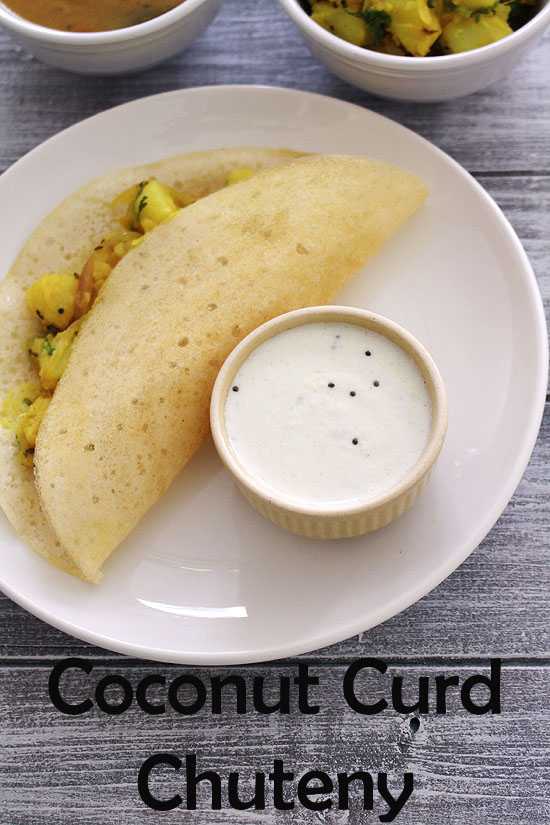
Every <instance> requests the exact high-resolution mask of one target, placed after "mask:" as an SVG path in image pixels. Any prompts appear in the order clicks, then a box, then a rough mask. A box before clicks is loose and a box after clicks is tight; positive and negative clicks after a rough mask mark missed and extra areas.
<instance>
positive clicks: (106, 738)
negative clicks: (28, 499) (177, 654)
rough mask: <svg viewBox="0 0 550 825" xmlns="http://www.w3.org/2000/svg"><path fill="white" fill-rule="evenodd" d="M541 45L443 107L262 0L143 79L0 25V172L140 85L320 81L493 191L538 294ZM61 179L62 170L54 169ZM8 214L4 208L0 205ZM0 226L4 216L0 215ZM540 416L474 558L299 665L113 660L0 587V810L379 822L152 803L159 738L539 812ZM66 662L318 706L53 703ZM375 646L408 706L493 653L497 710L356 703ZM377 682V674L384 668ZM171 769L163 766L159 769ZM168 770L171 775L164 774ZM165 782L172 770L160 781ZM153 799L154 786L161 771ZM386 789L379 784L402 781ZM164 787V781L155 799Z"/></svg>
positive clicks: (547, 798) (267, 765)
mask: <svg viewBox="0 0 550 825" xmlns="http://www.w3.org/2000/svg"><path fill="white" fill-rule="evenodd" d="M548 44H549V39H548V37H547V38H546V40H545V41H543V43H542V44H541V45H540V46H539V48H538V49H537V50H536V51H535V52H533V54H532V55H531V56H530V57H529V58H528V59H527V60H526V61H525V62H524V63H523V64H522V65H521V66H520V67H519V68H518V69H517V70H516V71H515V72H514V74H513V75H512V76H511V77H510V78H509V79H507V80H506V81H504V82H502V83H500V84H499V85H498V86H496V87H494V88H492V89H490V90H488V91H486V92H482V93H479V94H477V95H476V96H475V97H469V98H465V99H462V100H458V101H452V102H449V103H441V104H431V105H428V104H426V105H419V104H403V103H396V102H389V101H384V100H381V99H377V98H375V97H372V96H370V95H369V94H367V93H362V92H359V91H358V90H356V89H354V88H352V87H351V86H348V85H346V84H345V83H343V82H341V81H339V80H337V79H336V78H334V77H333V76H331V75H330V74H329V73H328V72H327V71H326V70H325V69H324V68H322V67H321V66H320V65H318V64H317V62H316V61H315V60H314V59H313V58H312V57H311V56H310V54H309V52H308V51H307V50H306V48H305V47H304V46H303V44H302V42H301V40H300V38H299V36H298V35H297V33H296V31H295V30H294V28H293V26H292V24H291V23H290V21H289V20H288V19H287V18H286V17H285V15H284V14H283V13H282V11H281V10H280V9H279V7H278V6H277V4H276V3H275V2H274V0H226V4H225V7H224V9H223V11H222V12H221V14H220V15H219V17H218V18H217V20H216V21H215V23H214V24H213V25H212V26H211V28H210V29H209V31H208V32H207V33H206V34H205V35H203V36H202V37H201V38H200V39H199V40H198V41H197V42H196V43H195V44H194V45H193V47H192V48H190V49H189V50H188V51H187V52H186V53H184V54H182V55H180V56H179V57H177V58H175V59H173V60H171V61H170V62H168V63H166V64H164V65H162V66H159V67H158V68H155V69H153V70H151V71H149V72H148V73H145V74H138V75H135V76H131V77H123V78H83V77H77V76H72V75H69V74H65V73H63V72H61V71H57V70H54V69H49V68H47V67H44V66H42V65H40V64H39V63H38V62H37V61H36V60H34V59H33V58H31V57H30V56H29V55H28V54H26V53H25V52H23V51H22V50H20V49H19V48H18V47H16V46H15V45H14V43H13V42H12V41H11V39H10V38H9V37H8V36H7V35H6V34H4V33H0V171H3V170H4V169H6V168H8V167H9V166H10V165H11V164H12V163H13V162H14V161H16V160H17V159H18V158H19V157H21V156H22V155H23V154H25V153H26V152H27V151H28V150H30V149H32V148H33V147H34V146H36V145H37V144H39V143H40V142H42V141H43V140H45V139H46V138H48V137H50V136H51V135H53V134H55V133H56V132H58V131H59V130H61V129H63V128H65V127H67V126H70V125H71V124H73V123H76V122H77V121H79V120H81V119H83V118H85V117H87V116H89V115H92V114H95V113H97V112H100V111H102V110H104V109H106V108H109V107H111V106H114V105H117V104H119V103H123V102H126V101H129V100H133V99H135V98H138V97H141V96H143V95H147V94H152V93H155V92H162V91H167V90H171V89H177V88H182V87H192V86H200V85H211V84H220V83H258V84H268V85H277V86H286V87H291V88H298V89H305V90H309V91H315V92H320V93H323V94H326V95H331V96H335V97H339V98H342V99H344V100H347V101H352V102H355V103H358V104H360V105H362V106H365V107H367V108H370V109H372V110H374V111H376V112H379V113H381V114H384V115H386V116H388V117H390V118H392V119H394V120H396V121H398V122H399V123H402V124H403V125H405V126H407V127H409V128H411V129H413V130H414V131H416V132H418V133H419V134H421V135H423V136H424V137H426V138H427V139H428V140H430V141H432V142H433V143H434V144H436V145H437V146H439V147H440V148H441V149H443V150H445V151H446V152H448V153H449V154H450V155H451V156H452V157H454V158H455V159H456V160H457V161H458V162H459V163H460V164H462V165H463V166H464V167H465V168H466V169H468V170H469V171H470V172H471V173H472V174H473V175H474V176H475V177H476V178H477V179H478V180H479V182H480V183H481V184H482V186H484V187H485V189H486V190H487V191H488V192H489V193H490V194H491V195H492V196H493V198H494V199H495V200H496V201H497V203H498V204H499V205H500V207H501V208H502V210H503V211H504V213H505V214H506V215H507V217H508V218H509V219H510V221H511V223H512V225H513V226H514V227H515V229H516V231H517V233H518V235H519V237H520V239H521V241H522V243H523V245H524V247H525V249H526V251H527V254H528V256H529V258H530V260H531V262H532V264H533V267H534V269H535V272H536V275H537V278H538V281H539V284H540V289H541V292H542V294H543V297H544V299H545V306H546V310H547V312H548V310H549V308H550V271H549V265H548V253H549V249H550V242H549V237H550V219H549V215H550V189H549V183H550V165H549V156H550V85H549V83H548V78H549V76H550V49H549V47H548ZM60 174H63V170H62V169H60ZM7 209H9V204H5V203H3V204H2V205H1V207H0V212H3V211H4V210H7ZM0 230H1V221H0ZM549 452H550V425H549V418H548V416H546V417H545V420H544V422H543V426H542V430H541V433H540V436H539V439H538V442H537V445H536V448H535V451H534V453H533V456H532V459H531V462H530V464H529V466H528V468H527V471H526V473H525V476H524V478H523V480H522V481H521V483H520V485H519V488H518V490H517V492H516V494H515V495H514V497H513V499H512V501H511V502H510V504H509V506H508V507H507V509H506V510H505V512H504V513H503V515H502V517H501V518H500V519H499V521H498V523H497V524H496V525H495V527H494V528H493V529H492V531H491V532H490V534H489V535H488V536H487V538H486V539H485V540H484V541H483V542H482V544H481V545H480V546H479V547H478V548H477V549H476V550H475V552H474V553H473V554H472V555H471V557H470V558H469V559H468V560H467V561H466V562H465V563H464V564H463V565H462V566H461V567H460V568H459V569H458V570H457V571H456V572H455V573H454V574H453V575H452V576H450V578H449V579H447V581H445V582H444V583H443V584H441V585H440V586H439V587H438V588H437V589H436V590H435V591H433V592H432V593H430V594H429V595H428V596H426V597H425V598H424V599H422V600H421V601H420V602H418V603H417V604H415V605H413V606H412V607H410V608H409V609H408V610H406V611H405V612H403V613H401V614H400V615H398V616H396V617H394V618H393V619H391V620H390V621H388V622H386V623H385V624H383V625H381V626H379V627H376V628H374V629H373V630H371V631H369V632H367V633H364V634H362V635H361V636H360V637H355V638H352V639H349V640H348V641H344V642H342V643H340V644H337V645H334V646H332V647H329V648H326V649H323V650H319V651H316V652H314V653H311V654H309V655H307V656H302V657H299V659H295V660H288V661H282V662H275V663H270V664H266V665H256V666H249V667H240V668H239V667H233V668H229V669H226V670H222V671H221V672H218V671H214V670H209V669H207V668H202V669H201V668H191V669H182V668H178V667H172V666H168V665H154V664H152V663H149V662H141V661H137V660H128V659H125V658H124V657H122V656H118V655H115V654H112V653H109V652H107V651H105V650H100V649H97V648H93V647H91V646H90V645H88V644H85V643H84V642H80V641H78V640H75V639H73V638H71V637H69V636H66V635H64V634H63V633H61V632H59V631H57V630H54V629H52V628H51V627H48V626H47V625H45V624H43V623H41V622H40V621H39V620H38V619H35V618H34V617H32V616H31V615H29V614H27V613H26V612H25V611H23V610H22V609H21V608H19V607H18V606H16V605H15V604H13V603H12V602H11V601H10V600H9V599H7V598H5V597H2V596H0V617H1V618H0V621H1V632H0V645H1V648H2V662H1V666H0V686H1V687H0V690H1V693H0V696H1V701H0V736H1V740H0V741H1V743H2V748H1V750H0V823H2V825H38V823H40V825H69V823H71V825H72V823H76V822H78V823H80V824H81V825H92V823H93V824H94V825H95V824H96V823H97V825H99V823H101V825H114V823H128V824H129V823H132V825H139V824H140V823H152V822H155V823H167V825H170V823H177V822H189V823H190V822H197V823H198V822H209V823H211V825H216V823H222V822H223V823H226V822H232V823H236V825H245V824H247V823H251V822H253V823H255V825H257V824H258V823H272V822H279V821H288V822H290V823H306V822H307V823H313V822H327V823H337V822H348V821H349V822H351V823H363V822H365V823H368V822H378V821H379V818H378V817H379V815H381V814H383V813H384V812H385V810H386V809H387V805H386V804H385V803H383V801H382V800H381V799H380V797H379V795H378V794H377V793H375V796H374V810H373V811H363V810H360V809H359V808H357V807H356V808H355V809H353V810H351V811H349V812H348V811H344V810H338V809H337V808H336V806H335V807H334V808H333V809H332V810H327V811H324V812H315V811H311V810H307V809H306V808H304V807H303V806H301V805H299V804H297V805H296V807H295V808H294V809H293V810H288V811H284V812H279V811H275V809H274V807H273V806H272V805H270V803H269V801H268V804H267V807H266V809H265V810H264V811H261V810H259V811H254V810H244V811H241V812H239V811H236V810H231V809H230V808H228V807H227V806H226V807H224V808H222V810H219V811H210V810H208V805H207V802H206V797H204V798H202V801H200V803H199V804H200V806H202V808H203V811H202V813H201V812H200V811H197V812H196V813H192V812H187V811H186V810H185V809H184V808H183V807H181V808H179V809H177V808H176V809H175V810H173V811H171V812H158V813H155V812H153V811H152V810H150V809H149V808H147V807H146V806H145V805H144V803H143V802H142V801H141V799H140V797H139V795H138V792H137V781H136V777H137V772H138V770H139V767H140V766H141V764H142V763H143V761H144V760H145V759H146V758H147V757H148V756H149V755H151V754H153V753H157V752H159V751H164V752H170V753H175V754H178V755H179V756H180V757H181V758H183V755H184V754H186V753H196V754H197V759H198V764H199V766H201V769H203V770H204V769H206V768H210V769H211V770H214V771H217V772H218V773H219V774H220V775H221V776H222V777H227V774H228V773H229V772H230V771H239V772H240V773H241V774H242V781H243V785H242V796H243V798H246V797H247V794H248V796H251V795H252V790H253V789H252V785H251V783H252V780H253V775H254V772H255V771H260V772H264V773H266V774H267V773H269V772H270V771H271V770H272V769H273V762H274V759H283V760H284V761H285V765H286V766H288V768H289V769H291V770H294V771H295V773H296V774H297V775H298V776H299V775H301V774H302V773H304V772H305V771H308V770H322V771H325V772H326V773H327V774H328V775H330V776H332V777H335V776H336V773H337V771H346V770H347V771H351V770H352V769H353V768H361V769H363V770H365V771H370V772H371V773H372V774H373V775H374V777H375V778H376V775H377V774H378V772H387V773H388V776H389V782H390V786H391V782H392V781H394V782H395V783H398V785H399V783H400V784H401V787H402V783H403V774H405V773H406V772H412V773H413V774H414V783H415V784H414V792H413V794H412V796H411V798H410V800H409V801H408V802H407V803H406V804H405V806H404V807H403V810H402V812H401V813H400V814H399V818H398V821H399V822H401V823H402V825H412V823H414V824H415V825H421V824H422V825H432V823H433V825H435V824H436V823H437V825H440V823H442V822H445V823H447V825H459V824H460V825H477V823H488V824H489V823H498V824H499V825H517V823H522V824H523V823H529V824H531V823H533V825H535V824H536V825H542V823H550V791H549V787H548V777H549V769H550V745H549V737H548V730H549V725H550V714H549V711H548V705H549V697H550V650H549V640H550V636H549V633H548V626H549V620H550V595H549V593H550V564H549V559H548V545H549V536H550V523H549V513H550V507H549V490H550V488H549V485H548V472H547V468H548V462H549ZM69 656H78V657H82V658H84V659H86V660H88V661H91V662H93V663H94V666H95V670H94V682H93V683H94V684H96V683H97V681H98V679H99V678H100V677H101V676H104V675H106V674H112V673H117V674H121V675H122V676H124V677H125V678H126V679H128V681H129V682H130V683H131V684H132V685H133V686H134V687H135V686H136V685H137V684H138V682H139V681H140V679H141V678H142V677H143V676H145V675H147V674H150V673H153V672H157V673H162V674H164V675H165V676H166V678H167V680H168V681H170V680H171V679H173V678H174V677H175V676H176V675H177V674H179V673H181V672H182V670H185V672H188V673H189V672H190V673H192V674H194V675H195V676H197V677H199V678H200V679H201V680H202V681H203V682H204V683H205V684H206V685H209V684H210V678H211V677H212V676H213V675H218V676H219V675H228V674H229V673H231V674H233V675H240V676H243V677H244V679H245V681H246V684H247V685H248V686H249V687H251V685H252V681H253V679H254V677H255V676H265V677H266V685H268V686H269V690H268V695H270V696H271V698H272V699H273V701H274V700H275V698H276V692H277V691H276V687H277V685H278V684H279V679H280V677H281V676H285V675H286V676H289V677H291V678H294V677H295V676H297V675H298V666H299V664H300V663H302V664H307V665H308V666H309V670H310V673H311V674H312V675H317V676H318V677H319V679H320V686H319V688H316V690H317V693H316V696H317V698H318V699H320V701H319V704H320V705H321V710H320V712H319V713H318V714H317V715H304V714H302V713H300V712H299V711H298V709H297V707H296V706H295V704H293V707H292V712H291V713H290V714H287V715H280V714H273V715H266V716H262V715H259V714H257V713H255V712H254V711H252V712H248V713H246V714H243V715H240V714H238V713H237V711H236V708H235V706H234V703H232V702H228V703H227V706H224V710H223V713H222V714H221V715H214V714H212V713H211V712H210V710H209V709H208V708H205V709H204V710H202V711H201V712H199V713H198V714H196V715H193V716H188V717H183V716H180V715H178V714H177V713H176V712H174V711H173V710H168V712H167V713H165V714H161V715H156V716H149V715H146V714H144V713H143V712H142V711H140V710H139V708H136V706H135V705H134V706H132V708H131V709H130V710H128V712H127V713H124V714H122V715H120V716H110V715H106V714H104V713H102V712H101V711H99V710H98V709H97V708H94V709H93V710H92V711H90V712H89V713H87V714H84V715H81V716H65V715H62V714H61V713H59V712H58V711H57V710H55V709H54V707H53V706H52V704H51V702H50V700H49V698H48V677H49V675H50V672H51V671H52V668H53V667H54V665H56V664H57V663H58V662H60V661H61V660H63V659H65V658H66V657H69ZM368 656H371V657H378V658H380V659H382V660H384V661H385V662H387V663H388V664H389V666H390V668H389V671H390V674H391V675H397V674H399V675H401V676H403V681H404V685H405V688H406V690H405V693H406V695H408V696H410V697H411V702H412V701H414V695H415V691H417V688H418V677H419V676H421V675H422V676H432V675H435V674H438V673H445V674H446V675H452V674H454V675H458V676H459V678H460V681H461V683H462V680H463V679H464V678H466V677H467V676H470V675H472V674H474V673H478V672H483V673H488V667H489V660H490V659H491V658H496V657H498V658H501V659H502V667H503V671H502V713H501V714H500V715H490V714H488V715H483V716H473V715H471V714H469V713H467V712H466V711H465V710H464V709H463V708H462V706H461V705H460V703H459V702H458V701H451V702H450V705H449V708H448V712H447V714H446V715H438V714H436V713H435V712H434V711H433V710H432V711H431V712H430V713H428V714H421V715H420V726H419V728H418V730H417V729H416V727H415V724H414V723H413V725H412V726H411V724H410V719H411V717H412V716H413V715H414V714H412V713H402V714H399V713H396V712H395V711H393V710H388V711H385V712H384V713H380V714H378V715H375V716H364V715H360V714H357V713H355V712H353V711H352V710H351V709H350V708H349V707H348V706H347V705H346V703H345V702H344V700H343V696H342V679H343V675H344V673H345V671H346V669H347V667H348V666H349V665H350V664H351V663H352V662H354V661H356V660H358V659H359V658H361V657H368ZM380 684H381V685H383V686H385V687H386V689H387V686H388V684H389V681H388V678H387V677H386V678H385V679H381V681H380ZM168 773H169V772H168ZM167 777H168V774H167ZM166 781H167V782H168V778H167V779H166ZM159 783H160V784H159V786H158V787H159V789H160V790H159V794H160V793H161V792H163V793H164V795H165V796H170V795H171V794H172V793H174V792H175V791H176V790H179V791H180V792H182V787H181V786H180V787H177V788H176V787H174V774H173V775H172V778H171V782H168V784H167V785H166V787H165V788H164V790H163V785H162V782H161V780H160V779H159ZM398 785H397V786H396V787H395V790H396V792H398V790H399V788H398ZM169 788H170V790H171V792H170V793H168V789H169Z"/></svg>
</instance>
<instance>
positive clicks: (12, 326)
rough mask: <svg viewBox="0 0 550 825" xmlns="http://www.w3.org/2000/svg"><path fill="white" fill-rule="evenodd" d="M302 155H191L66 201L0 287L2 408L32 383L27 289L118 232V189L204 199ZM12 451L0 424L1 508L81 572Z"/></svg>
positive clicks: (38, 544) (256, 150)
mask: <svg viewBox="0 0 550 825" xmlns="http://www.w3.org/2000/svg"><path fill="white" fill-rule="evenodd" d="M299 154H300V153H298V152H293V151H291V150H288V149H269V148H263V147H243V148H240V147H239V148H232V149H216V150H210V151H205V152H191V153H188V154H185V155H180V156H177V157H171V158H165V159H163V160H160V161H156V162H154V163H150V164H147V165H144V166H139V167H133V168H128V169H121V170H117V171H115V172H111V173H109V174H108V175H105V176H103V177H101V178H98V179H96V180H94V181H92V182H91V183H89V184H87V185H86V186H84V187H82V188H81V189H79V190H78V191H76V192H75V193H73V194H72V195H71V196H70V197H69V198H67V199H66V200H65V201H63V203H61V204H60V205H59V206H58V207H57V208H56V209H55V210H54V211H53V212H52V213H51V214H50V215H48V216H47V217H46V218H45V219H44V220H43V221H42V222H41V223H40V224H39V226H37V228H36V229H35V230H34V232H33V233H32V234H31V236H30V237H29V239H28V240H27V242H26V243H25V245H24V246H23V249H22V250H21V252H20V254H19V255H18V257H17V260H16V261H15V263H14V265H13V267H12V269H11V270H10V272H9V274H8V275H7V276H6V278H4V280H3V281H2V282H1V283H0V329H1V330H2V333H3V336H2V338H3V341H2V347H1V348H0V403H1V400H2V399H3V398H5V397H6V395H7V393H8V391H9V390H10V389H11V388H12V387H14V385H19V384H20V383H22V382H24V381H36V380H37V375H36V370H35V368H34V367H33V366H32V365H31V364H30V363H29V359H28V357H27V355H26V347H27V345H28V342H29V340H31V339H32V338H34V337H35V336H36V335H38V334H40V333H39V331H38V324H37V321H36V319H35V318H33V317H32V316H31V314H30V312H29V310H28V307H27V301H26V298H25V289H27V288H28V287H29V286H30V285H31V284H32V283H33V281H35V280H36V279H37V278H38V277H40V275H42V274H43V273H44V272H72V271H75V272H80V270H81V269H82V266H83V264H84V262H85V261H86V259H87V257H88V256H89V254H90V251H91V250H92V249H93V247H94V246H95V245H96V244H97V243H98V241H99V240H100V239H101V238H103V237H104V236H105V235H106V234H107V233H109V232H113V231H119V230H120V225H118V224H117V223H116V221H115V220H114V218H113V212H112V210H111V208H110V203H111V201H112V200H113V199H114V198H115V197H116V196H117V195H119V194H120V192H122V191H123V190H124V189H126V188H127V187H129V186H132V185H133V184H135V183H137V182H138V181H141V180H146V179H147V178H150V177H157V178H158V180H160V181H162V182H163V183H166V184H168V185H169V186H173V187H174V188H175V189H178V190H184V191H186V192H189V193H190V194H192V195H194V196H195V197H201V196H203V195H207V194H209V193H211V192H214V191H216V190H217V189H220V188H222V187H223V186H224V185H225V181H226V178H227V176H228V174H229V173H230V172H231V171H233V170H234V169H239V168H243V167H245V168H248V169H254V170H259V169H263V168H267V167H270V166H274V165H276V164H280V163H285V162H288V161H289V160H292V159H293V158H295V157H298V156H299ZM17 454H18V448H17V447H16V446H15V445H14V443H13V436H12V434H11V433H10V432H7V431H6V430H4V429H3V428H2V427H0V506H1V507H2V509H3V510H4V512H5V514H6V515H7V517H8V519H9V520H10V522H11V523H12V525H13V527H14V529H15V531H16V532H17V533H18V534H19V535H20V536H21V537H22V538H23V539H24V541H25V542H26V543H27V544H29V545H30V546H31V547H33V548H34V549H35V550H37V551H38V552H39V553H40V554H41V555H43V556H44V557H45V558H46V559H48V560H49V561H50V562H52V563H53V564H55V565H56V566H58V567H60V568H61V569H63V570H66V571H67V572H69V573H73V574H75V575H82V574H81V571H80V570H79V568H78V567H77V566H76V565H75V563H74V561H73V559H72V558H71V556H70V555H69V554H68V553H67V552H66V551H65V549H64V548H63V547H62V546H61V542H60V541H59V538H58V536H57V535H56V534H55V532H54V531H53V529H52V527H51V525H50V523H49V521H48V520H47V519H46V518H45V516H44V513H43V512H42V510H41V507H40V502H39V499H38V495H37V490H36V487H35V482H34V475H33V471H32V468H30V467H26V466H24V465H23V464H21V462H20V461H19V460H18V458H17Z"/></svg>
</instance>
